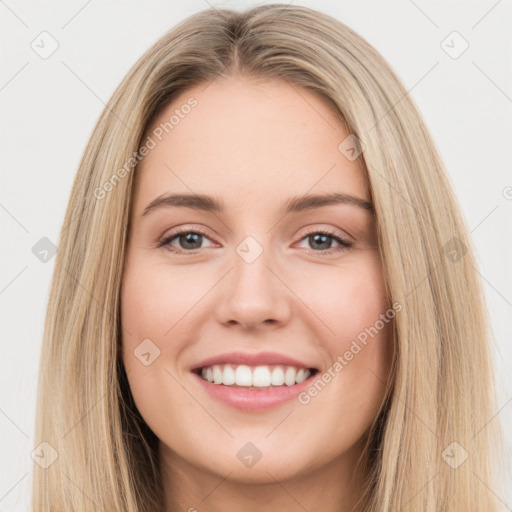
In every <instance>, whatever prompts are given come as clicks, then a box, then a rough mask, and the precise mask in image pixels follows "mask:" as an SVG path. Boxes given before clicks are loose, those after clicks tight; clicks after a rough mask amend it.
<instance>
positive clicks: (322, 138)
mask: <svg viewBox="0 0 512 512" xmlns="http://www.w3.org/2000/svg"><path fill="white" fill-rule="evenodd" d="M189 244H192V246H191V245H189ZM317 244H320V246H318V245H317ZM475 266H476V265H475V260H474V256H473V251H472V248H471V241H470V238H469V235H468V230H467V228H466V226H465V224H464V221H463V218H462V215H461V213H460V208H459V207H458V205H457V201H456V198H455V197H454V195H453V192H452V190H451V187H450V185H449V182H448V180H447V178H446V174H445V170H444V167H443V164H442V162H441V159H440V157H439V155H438V152H437V149H436V147H435V145H434V143H433V141H432V139H431V137H430V135H429V133H428V130H427V128H426V127H425V124H424V122H423V120H422V118H421V115H420V114H419V112H418V110H417V109H416V107H415V105H414V103H413V101H412V100H411V98H410V97H409V96H408V95H407V92H406V90H405V88H404V86H403V84H402V83H401V82H400V80H399V79H398V78H397V77H396V75H395V74H394V73H393V71H392V70H391V69H390V67H389V65H388V64H387V63H386V62H385V61H384V60H383V58H382V57H381V56H380V55H379V54H378V53H377V52H376V50H375V49H374V48H372V47H371V46H370V45H369V44H368V43H367V42H366V41H364V40H363V39H362V38H361V37H360V36H358V35H357V34H356V33H354V32H353V31H352V30H350V29H349V28H348V27H346V26H345V25H343V24H342V23H340V22H338V21H336V20H334V19H332V18H330V17H329V16H327V15H324V14H322V13H320V12H317V11H314V10H311V9H308V8H305V7H293V6H283V5H266V6H260V7H256V8H253V9H250V10H247V11H246V12H243V13H240V12H235V11H229V10H222V9H220V10H219V9H209V10H206V11H203V12H200V13H198V14H196V15H194V16H191V17H190V18H188V19H187V20H185V21H183V22H182V23H180V25H179V26H177V27H176V28H174V29H173V30H171V31H170V32H169V33H168V34H166V35H165V36H164V37H163V38H161V39H160V40H159V41H158V42H157V43H156V44H155V45H154V46H153V47H152V48H150V49H149V50H148V52H147V53H146V54H145V55H144V56H143V57H142V58H141V59H140V60H139V61H138V62H137V63H136V64H135V66H134V67H133V69H132V70H131V71H130V72H129V73H128V75H127V76H126V78H125V79H124V80H123V82H122V83H121V85H120V86H119V88H118V89H117V91H116V92H115V94H114V95H113V97H112V99H111V100H110V102H109V104H108V106H107V108H106V109H105V111H104V112H103V114H102V116H101V118H100V120H99V122H98V124H97V126H96V128H95V130H94V132H93V135H92V137H91V139H90V141H89V144H88V146H87V148H86V151H85V154H84V157H83V159H82V162H81V165H80V168H79V170H78V173H77V177H76V180H75V184H74V187H73V190H72V193H71V198H70V202H69V206H68V209H67V212H66V219H65V223H64V226H63V228H62V231H61V239H60V245H59V250H58V253H57V260H56V264H55V275H54V280H53V283H52V291H51V297H50V301H49V306H48V315H47V320H46V327H45V334H44V344H43V354H42V361H41V369H40V382H39V397H38V411H37V415H38V416H37V440H38V442H37V443H36V445H37V444H39V443H42V442H45V443H47V444H46V445H44V446H45V447H46V448H47V452H46V453H49V450H53V452H54V456H53V457H52V459H51V463H49V462H50V461H49V460H48V461H47V463H46V464H36V465H35V478H34V496H33V508H34V510H38V511H40V510H60V509H62V510H76V511H85V510H90V509H91V507H92V506H94V507H97V508H98V509H101V510H127V511H142V510H148V511H149V510H152V511H154V510H162V511H166V512H169V511H173V512H174V511H177V510H189V511H192V510H198V511H201V510H205V511H214V510H215V511H217V510H222V511H227V512H229V511H232V510H260V511H261V510H269V511H270V510H290V511H291V510H320V509H321V510H324V511H335V510H336V511H337V510H352V511H363V510H364V511H389V512H398V511H402V512H405V511H409V510H410V511H415V512H418V511H424V512H427V511H439V510H443V511H445V512H447V511H450V512H451V511H465V512H467V511H471V510H474V511H483V510H485V511H494V510H497V504H496V498H495V496H494V495H493V493H492V492H491V491H490V488H492V481H493V480H492V479H493V474H492V467H491V462H492V455H491V449H492V448H493V447H494V446H496V444H495V443H496V442H497V439H498V435H499V432H498V431H497V427H496V426H495V424H494V423H490V420H491V418H492V416H493V414H494V411H495V405H494V391H493V377H492V368H491V364H490V357H489V348H488V327H487V316H486V313H485V304H484V300H483V295H482V290H481V288H480V283H479V281H478V279H477V277H476V272H475ZM53 452H51V453H52V454H53Z"/></svg>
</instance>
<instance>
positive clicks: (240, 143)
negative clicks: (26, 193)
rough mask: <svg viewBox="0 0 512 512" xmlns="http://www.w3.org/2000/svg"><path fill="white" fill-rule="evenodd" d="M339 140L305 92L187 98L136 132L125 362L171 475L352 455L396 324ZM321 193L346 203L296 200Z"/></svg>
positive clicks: (218, 85)
mask: <svg viewBox="0 0 512 512" xmlns="http://www.w3.org/2000/svg"><path fill="white" fill-rule="evenodd" d="M191 98H193V99H191ZM186 105H189V107H187V106H186ZM176 111H177V112H176ZM172 116H174V118H173V119H172V121H171V124H172V129H169V126H171V124H168V125H167V133H166V130H165V129H164V130H162V127H161V126H160V125H161V123H165V122H169V120H170V119H171V118H172ZM159 126H160V128H159ZM348 135H349V133H348V132H347V131H346V130H345V128H344V126H343V124H342V122H341V121H340V119H339V117H338V116H337V115H336V113H335V111H334V110H333V109H332V108H331V107H330V106H329V105H328V104H327V103H325V102H324V100H322V99H321V98H319V97H317V96H316V95H314V94H313V93H311V92H309V91H307V90H305V89H301V88H299V87H297V86H294V87H291V86H290V85H288V84H286V83H284V82H281V81H269V80H260V81H254V80H250V79H245V78H241V77H230V78H222V79H218V80H216V81H214V82H213V83H211V84H210V85H208V87H206V88H205V85H201V86H198V87H195V88H192V89H189V90H187V91H185V92H184V93H182V94H181V95H180V96H179V97H176V98H175V99H174V101H173V103H172V104H171V105H170V106H169V107H168V108H166V109H165V110H164V111H163V112H162V113H161V115H160V116H159V117H158V119H156V120H155V122H154V124H153V126H152V127H151V129H150V130H149V131H148V133H147V134H146V136H150V137H151V138H152V140H153V142H154V143H151V142H149V143H148V139H145V143H148V144H147V145H148V147H149V148H150V149H149V152H148V154H147V155H146V156H145V158H144V159H143V161H142V162H141V164H140V165H139V167H138V168H137V176H136V178H137V179H136V183H135V188H134V191H133V194H134V195H133V200H132V209H131V220H130V234H129V243H128V249H127V250H128V252H127V256H126V261H125V267H124V273H123V282H122V294H121V315H122V324H123V339H122V346H123V351H122V354H123V355H122V357H123V362H124V366H125V368H126V371H127V374H128V380H129V383H130V387H131V391H132V394H133V397H134V400H135V403H136V405H137V408H138V410H139V411H140V414H141V415H142V417H143V418H144V420H145V421H146V423H147V424H148V425H149V427H150V428H151V429H152V431H153V432H154V433H155V434H156V435H157V436H158V438H159V439H160V449H161V452H160V453H161V457H163V458H164V459H165V460H166V461H167V462H169V463H170V464H174V465H176V466H178V465H181V466H183V467H186V466H189V467H194V468H196V469H200V470H201V471H202V472H208V473H211V474H215V475H222V476H223V477H224V476H225V475H227V474H228V473H230V472H232V476H234V475H236V478H237V479H239V480H240V481H242V480H244V481H247V482H249V481H251V482H256V481H258V482H264V481H269V480H272V479H271V477H270V476H269V474H271V475H272V476H273V477H274V478H275V479H277V480H282V479H287V478H292V477H294V476H297V475H307V474H310V473H311V474H312V473H313V472H315V471H317V472H318V471H321V470H322V468H326V467H331V468H332V467H333V465H337V466H339V467H342V466H343V465H347V467H353V463H354V460H356V459H357V457H358V456H359V455H360V445H361V440H362V439H363V436H364V435H365V433H366V432H367V430H368V428H369V427H370V425H371V424H372V422H373V421H374V419H375V417H376V414H377V412H378V409H379V407H380V405H381V402H382V399H383V396H384V388H385V382H386V379H387V377H388V372H389V367H390V361H391V336H390V333H391V320H390V319H391V318H392V317H393V315H394V312H393V311H392V310H391V312H390V305H389V304H388V302H387V300H386V294H385V290H384V281H383V277H382V268H381V263H380V257H379V251H378V247H377V238H376V226H375V218H374V216H373V214H372V212H371V210H369V209H367V208H365V206H367V205H366V203H365V202H369V201H370V196H369V189H368V183H367V179H366V177H365V174H364V172H363V169H362V167H361V162H360V159H355V160H354V159H350V158H348V157H347V156H346V155H347V154H348V155H349V154H350V152H343V151H341V150H340V149H339V148H338V146H339V145H340V143H341V142H342V141H344V139H346V137H347V136H348ZM159 139H161V140H159ZM333 193H337V194H339V197H341V198H343V197H344V198H345V200H343V201H341V202H324V203H318V202H315V201H313V200H309V201H308V200H305V196H310V195H315V196H321V195H322V196H323V195H327V194H333ZM171 194H176V195H192V200H190V199H189V200H188V201H187V200H185V199H184V198H181V199H175V200H174V201H171V200H168V201H162V198H164V197H165V196H168V195H171ZM198 196H201V198H203V200H202V201H200V200H199V199H198ZM203 196H207V197H206V200H204V197H203ZM194 197H195V200H194ZM347 197H349V198H356V199H355V200H352V199H348V200H347V199H346V198H347ZM208 198H209V199H208ZM155 201H156V202H155ZM152 203H153V206H152V207H149V208H148V206H149V205H151V204H152ZM214 203H215V205H216V203H218V206H219V208H218V209H216V208H213V206H212V205H214ZM290 205H292V206H294V207H293V208H290V209H287V207H288V206H290ZM269 354H270V355H269ZM216 356H220V359H219V360H217V361H216V363H217V364H216V368H214V367H213V366H212V364H210V362H209V361H208V360H210V359H211V358H215V357H216ZM252 356H255V357H252ZM258 357H259V359H258ZM224 363H225V364H224ZM227 366H229V367H230V368H228V369H226V367H227ZM201 367H203V368H205V370H204V377H205V378H206V379H207V378H208V377H210V379H212V378H213V379H215V380H214V382H207V380H204V379H203V378H202V377H201V376H200V374H201V370H200V369H198V368H201ZM207 367H209V368H211V370H208V369H207ZM256 367H259V369H258V370H255V368H256ZM290 367H291V368H294V367H295V370H293V369H292V370H290V369H289V368H290ZM300 368H303V369H302V371H301V370H300ZM308 370H309V372H308ZM282 375H283V376H284V378H285V379H286V381H285V383H284V384H282V385H280V383H282V380H283V378H282ZM221 378H222V379H225V380H222V381H220V380H219V379H221ZM251 378H252V380H251ZM233 379H235V383H234V384H231V382H232V380H233ZM268 379H270V384H271V383H272V382H274V383H275V385H273V386H272V387H269V380H268ZM272 379H274V380H272ZM303 379H306V380H303ZM301 380H302V382H299V383H294V382H296V381H301ZM221 382H225V383H221ZM251 383H252V386H251ZM249 386H250V387H249Z"/></svg>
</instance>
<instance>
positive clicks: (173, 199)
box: [142, 193, 374, 215]
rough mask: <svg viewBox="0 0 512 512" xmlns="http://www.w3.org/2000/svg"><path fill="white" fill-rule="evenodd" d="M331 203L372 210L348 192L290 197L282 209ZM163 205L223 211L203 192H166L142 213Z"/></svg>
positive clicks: (364, 201)
mask: <svg viewBox="0 0 512 512" xmlns="http://www.w3.org/2000/svg"><path fill="white" fill-rule="evenodd" d="M333 204H351V205H354V206H357V207H359V208H362V209H364V210H367V211H369V212H372V213H373V211H374V210H373V205H372V203H371V202H369V201H366V200H364V199H361V198H359V197H355V196H352V195H350V194H340V193H331V194H314V195H306V196H297V197H292V198H290V199H288V201H286V202H285V204H284V207H283V210H284V212H285V213H298V212H303V211H307V210H313V209H315V208H321V207H322V206H330V205H333ZM164 207H181V208H191V209H193V210H201V211H205V212H216V213H221V212H223V211H224V206H223V203H222V201H220V200H219V199H216V198H214V197H211V196H207V195H203V194H167V195H161V196H159V197H157V198H156V199H154V200H153V201H152V202H151V203H149V204H148V205H147V206H146V208H145V209H144V211H143V212H142V215H147V214H148V213H149V212H151V211H155V210H156V209H160V208H164Z"/></svg>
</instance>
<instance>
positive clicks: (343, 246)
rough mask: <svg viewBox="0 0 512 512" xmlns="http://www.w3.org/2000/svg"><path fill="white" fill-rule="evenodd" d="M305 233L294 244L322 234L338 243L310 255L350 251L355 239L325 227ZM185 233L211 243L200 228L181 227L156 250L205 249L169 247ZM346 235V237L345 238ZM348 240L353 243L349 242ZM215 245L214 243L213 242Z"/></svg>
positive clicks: (191, 252) (179, 252) (161, 240)
mask: <svg viewBox="0 0 512 512" xmlns="http://www.w3.org/2000/svg"><path fill="white" fill-rule="evenodd" d="M303 230H304V231H305V233H304V234H303V235H300V236H299V239H298V241H297V242H295V244H297V243H301V242H302V241H303V240H304V239H306V238H307V237H308V236H311V235H314V234H324V235H326V236H328V237H330V238H332V239H333V240H334V241H335V242H336V243H338V247H334V248H332V247H331V248H329V249H325V250H321V251H315V250H313V249H309V252H310V253H313V254H315V253H316V254H317V255H336V254H337V253H340V252H343V251H344V250H348V249H350V248H351V247H352V246H353V245H354V241H355V238H354V237H353V236H352V235H350V234H349V233H346V232H344V231H342V230H340V229H339V228H332V227H329V228H325V227H317V228H315V226H314V225H313V226H306V227H305V228H303ZM187 233H196V234H198V235H201V236H203V237H204V238H207V239H208V240H210V241H212V242H213V240H212V239H211V237H210V236H209V235H208V234H207V233H206V232H205V231H204V230H203V229H202V228H199V229H198V228H195V227H193V226H192V225H183V226H180V227H178V228H176V229H175V230H174V231H171V233H169V234H166V235H163V236H162V237H161V238H160V239H159V240H158V245H157V248H162V247H163V248H164V249H166V250H168V251H169V252H171V253H175V254H189V255H194V254H197V252H198V251H201V250H202V249H206V248H205V247H203V248H199V249H192V250H186V249H180V248H173V249H170V248H169V247H171V244H170V242H171V241H172V240H173V239H175V238H177V237H179V236H180V235H183V234H187ZM346 235H348V237H347V236H346ZM350 238H351V239H352V240H354V241H351V240H350ZM214 243H215V242H214Z"/></svg>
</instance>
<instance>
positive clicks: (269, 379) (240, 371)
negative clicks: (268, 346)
mask: <svg viewBox="0 0 512 512" xmlns="http://www.w3.org/2000/svg"><path fill="white" fill-rule="evenodd" d="M310 375H311V371H310V370H306V369H305V368H296V367H295V366H284V365H272V366H256V367H251V366H247V365H245V364H240V365H231V364H214V365H213V366H209V367H207V368H202V369H201V377H202V378H203V379H205V380H207V381H208V382H212V383H213V384H223V385H224V386H232V385H236V386H242V387H257V388H269V387H278V386H283V385H287V386H293V385H294V384H300V383H301V382H304V381H305V380H306V379H307V378H308V377H309V376H310Z"/></svg>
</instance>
